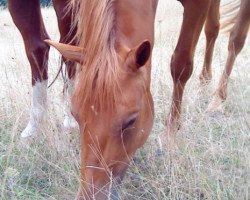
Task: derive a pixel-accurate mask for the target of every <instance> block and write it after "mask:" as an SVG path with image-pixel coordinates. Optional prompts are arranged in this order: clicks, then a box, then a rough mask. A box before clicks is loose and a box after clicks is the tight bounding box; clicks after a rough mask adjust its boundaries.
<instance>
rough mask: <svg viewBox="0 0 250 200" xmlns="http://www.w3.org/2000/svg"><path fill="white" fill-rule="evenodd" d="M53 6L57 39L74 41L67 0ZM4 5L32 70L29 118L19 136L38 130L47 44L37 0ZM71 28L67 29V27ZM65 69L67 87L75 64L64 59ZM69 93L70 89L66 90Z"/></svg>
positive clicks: (42, 111) (44, 90)
mask: <svg viewBox="0 0 250 200" xmlns="http://www.w3.org/2000/svg"><path fill="white" fill-rule="evenodd" d="M53 3H54V8H55V11H56V15H57V18H58V27H59V31H60V35H61V37H60V41H61V42H66V43H69V42H70V41H71V43H72V44H74V43H75V42H74V40H72V39H73V37H74V35H75V30H74V29H73V30H72V29H71V19H72V11H70V10H69V11H67V12H66V9H65V8H66V6H67V3H68V0H53ZM8 7H9V11H10V14H11V16H12V19H13V21H14V23H15V25H16V26H17V28H18V29H19V31H20V33H21V34H22V37H23V41H24V45H25V50H26V54H27V57H28V59H29V62H30V66H31V72H32V86H33V97H32V109H31V113H30V120H29V123H28V125H27V127H26V128H25V130H24V131H23V132H22V134H21V137H28V136H32V135H35V134H37V133H39V132H40V129H39V124H40V122H41V121H42V120H43V117H44V114H45V112H46V104H47V84H48V53H49V45H47V44H46V43H45V42H44V40H45V39H48V38H49V36H48V34H47V31H46V30H45V26H44V23H43V19H42V15H41V9H40V1H39V0H23V1H19V0H8ZM70 30H71V31H70ZM66 66H67V71H68V81H67V88H71V87H72V84H73V79H74V74H75V64H74V63H73V62H71V61H67V62H66ZM68 92H69V95H71V94H70V92H71V90H70V89H69V90H68ZM72 122H74V120H72V117H71V114H70V112H67V113H66V116H65V121H64V124H65V125H66V126H71V125H74V124H72Z"/></svg>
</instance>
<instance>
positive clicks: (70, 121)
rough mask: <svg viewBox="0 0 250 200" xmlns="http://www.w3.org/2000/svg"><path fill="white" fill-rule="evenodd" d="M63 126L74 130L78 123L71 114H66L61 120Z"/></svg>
mask: <svg viewBox="0 0 250 200" xmlns="http://www.w3.org/2000/svg"><path fill="white" fill-rule="evenodd" d="M63 127H64V128H65V129H66V130H74V129H76V128H77V127H78V125H77V122H76V120H75V119H74V117H73V116H66V117H65V119H64V121H63Z"/></svg>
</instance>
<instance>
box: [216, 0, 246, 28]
mask: <svg viewBox="0 0 250 200" xmlns="http://www.w3.org/2000/svg"><path fill="white" fill-rule="evenodd" d="M240 4H241V0H233V1H231V2H228V3H226V4H224V5H222V6H221V17H220V24H221V26H220V32H222V33H229V32H231V30H232V28H233V26H234V24H235V22H236V19H237V17H238V13H239V9H240Z"/></svg>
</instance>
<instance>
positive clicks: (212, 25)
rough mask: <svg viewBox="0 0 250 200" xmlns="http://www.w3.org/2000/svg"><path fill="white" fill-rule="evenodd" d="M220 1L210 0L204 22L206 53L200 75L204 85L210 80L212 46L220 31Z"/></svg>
mask: <svg viewBox="0 0 250 200" xmlns="http://www.w3.org/2000/svg"><path fill="white" fill-rule="evenodd" d="M219 8H220V0H212V1H211V4H210V8H209V10H208V14H207V18H206V22H205V35H206V52H205V58H204V63H203V67H202V71H201V74H200V76H199V78H200V81H201V84H206V83H208V82H210V80H211V79H212V57H213V51H214V44H215V41H216V39H217V36H218V33H219V29H220V22H219V20H220V11H219Z"/></svg>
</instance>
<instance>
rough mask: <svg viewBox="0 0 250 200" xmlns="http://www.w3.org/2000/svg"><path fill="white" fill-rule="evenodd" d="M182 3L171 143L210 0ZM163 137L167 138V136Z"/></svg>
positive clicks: (174, 57)
mask: <svg viewBox="0 0 250 200" xmlns="http://www.w3.org/2000/svg"><path fill="white" fill-rule="evenodd" d="M182 4H183V6H184V17H183V23H182V28H181V33H180V36H179V40H178V43H177V46H176V48H175V51H174V53H173V55H172V59H171V66H170V68H171V75H172V78H173V83H174V88H173V94H172V105H171V109H170V113H169V115H168V118H167V121H166V125H167V142H168V144H170V145H171V143H173V142H174V141H175V132H176V131H177V130H178V127H179V119H180V113H181V103H182V97H183V92H184V88H185V85H186V82H187V81H188V79H189V78H190V76H191V74H192V71H193V57H194V52H195V47H196V44H197V41H198V38H199V35H200V32H201V29H202V26H203V24H204V22H205V18H206V15H207V11H208V8H209V5H210V1H204V0H195V1H183V2H182ZM163 137H165V139H166V136H163ZM161 138H162V137H161ZM162 140H164V138H162ZM164 144H166V142H164Z"/></svg>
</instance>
